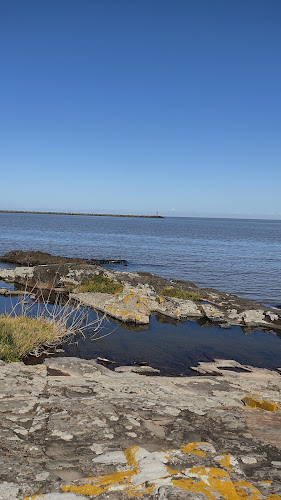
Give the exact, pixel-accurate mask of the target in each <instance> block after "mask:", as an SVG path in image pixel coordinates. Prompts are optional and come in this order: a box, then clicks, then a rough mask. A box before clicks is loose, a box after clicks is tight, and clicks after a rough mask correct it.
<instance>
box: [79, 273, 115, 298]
mask: <svg viewBox="0 0 281 500" xmlns="http://www.w3.org/2000/svg"><path fill="white" fill-rule="evenodd" d="M123 288H124V287H123V285H122V283H116V282H113V281H111V280H110V279H109V278H107V277H106V276H104V275H103V274H96V275H95V276H93V277H92V278H90V279H88V280H87V281H84V282H83V283H82V285H81V286H80V287H79V292H82V293H84V292H101V293H112V294H114V293H121V292H123Z"/></svg>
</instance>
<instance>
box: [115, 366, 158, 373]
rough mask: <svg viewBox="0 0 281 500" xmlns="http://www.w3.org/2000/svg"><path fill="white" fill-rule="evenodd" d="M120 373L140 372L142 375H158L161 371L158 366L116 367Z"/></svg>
mask: <svg viewBox="0 0 281 500" xmlns="http://www.w3.org/2000/svg"><path fill="white" fill-rule="evenodd" d="M115 371H116V372H118V373H139V374H140V375H156V374H158V373H160V370H158V369H157V368H152V366H147V365H145V366H118V367H117V368H115Z"/></svg>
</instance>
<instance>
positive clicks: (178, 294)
mask: <svg viewBox="0 0 281 500" xmlns="http://www.w3.org/2000/svg"><path fill="white" fill-rule="evenodd" d="M161 293H162V295H164V296H165V297H175V298H177V299H184V300H194V301H198V300H200V295H199V294H198V293H195V292H186V291H185V290H183V289H182V288H174V287H173V286H166V287H165V288H163V289H162V292H161Z"/></svg>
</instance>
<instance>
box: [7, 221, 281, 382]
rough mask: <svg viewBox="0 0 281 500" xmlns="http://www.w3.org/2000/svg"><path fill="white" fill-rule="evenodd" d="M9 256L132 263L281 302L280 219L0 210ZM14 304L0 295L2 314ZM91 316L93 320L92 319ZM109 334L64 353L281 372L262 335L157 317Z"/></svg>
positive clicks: (274, 343)
mask: <svg viewBox="0 0 281 500" xmlns="http://www.w3.org/2000/svg"><path fill="white" fill-rule="evenodd" d="M13 249H23V250H30V249H32V250H42V251H47V252H50V253H52V254H59V255H66V256H69V257H76V256H77V257H85V258H108V259H126V260H127V261H128V267H125V268H123V269H126V270H133V271H135V270H145V271H150V272H152V273H155V274H159V275H161V276H164V277H167V278H178V279H185V280H189V281H193V282H195V283H196V284H198V285H199V286H208V287H214V288H219V289H221V290H225V291H228V292H234V293H236V294H238V295H241V296H245V297H249V298H252V299H256V300H259V301H261V302H265V303H272V304H280V303H281V290H280V288H281V287H280V283H281V272H280V268H281V266H280V264H281V251H280V250H281V221H261V220H226V219H195V218H166V219H129V218H125V219H123V218H120V219H119V218H113V217H83V216H73V217H71V216H63V215H62V216H60V215H59V216H58V215H30V214H1V213H0V255H2V254H4V253H6V252H8V251H9V250H13ZM2 267H7V266H5V265H2ZM118 268H119V269H122V268H121V267H119V266H118ZM0 286H5V284H4V283H0ZM6 286H7V285H6ZM9 286H10V285H9ZM16 300H17V299H15V298H14V299H13V300H12V301H11V300H10V299H7V298H4V297H0V314H1V313H2V312H4V311H5V309H6V310H9V309H10V308H11V307H12V304H15V302H16ZM90 316H91V319H93V318H95V313H94V312H92V311H91V312H90ZM110 332H113V333H112V334H110V335H109V336H107V337H105V338H99V339H97V340H95V341H93V340H91V331H89V332H88V334H87V335H86V336H85V338H82V337H81V336H80V337H78V338H77V339H76V341H77V342H76V343H74V344H72V345H70V346H65V349H66V351H67V354H68V355H73V356H80V357H83V358H87V359H91V358H95V357H97V356H103V357H107V358H110V359H112V360H114V361H115V362H116V363H117V364H131V363H134V362H140V361H146V362H148V363H149V364H150V365H151V366H154V367H155V368H159V369H160V370H161V373H162V374H183V375H189V374H191V373H193V372H191V371H190V366H194V365H196V364H197V363H198V361H207V360H212V359H213V358H216V357H218V358H228V359H229V358H231V359H235V360H237V361H239V362H241V363H244V364H251V365H254V366H260V367H267V368H277V367H280V366H281V338H280V337H278V336H277V335H274V334H270V333H265V332H262V331H258V330H257V331H255V332H253V333H250V334H247V335H245V334H244V333H243V331H242V329H241V328H240V327H233V328H231V329H227V330H225V329H222V328H218V327H208V328H203V327H200V326H199V325H197V324H196V323H195V322H191V321H187V322H185V323H181V324H180V325H178V326H175V325H171V324H167V323H159V322H158V321H157V320H156V318H155V317H152V318H151V322H150V325H149V327H148V328H147V329H144V330H141V331H135V330H131V331H128V330H126V329H124V328H123V327H121V326H117V325H116V324H114V323H112V322H108V323H107V324H106V326H105V327H104V329H103V330H102V331H101V333H100V335H104V334H107V333H110ZM114 366H116V365H114Z"/></svg>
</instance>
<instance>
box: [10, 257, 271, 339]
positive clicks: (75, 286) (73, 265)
mask: <svg viewBox="0 0 281 500" xmlns="http://www.w3.org/2000/svg"><path fill="white" fill-rule="evenodd" d="M0 260H2V261H4V262H12V263H19V262H20V263H21V264H26V263H27V262H28V263H29V266H26V265H25V266H23V265H21V266H20V267H16V268H15V269H0V279H2V280H5V281H7V282H11V283H14V284H15V287H16V288H18V289H19V288H20V286H21V287H26V286H27V285H28V287H29V288H31V289H33V290H34V289H47V290H53V291H57V292H61V293H63V292H66V293H69V296H70V298H71V299H73V300H75V301H77V302H79V303H81V304H82V305H84V306H86V307H91V308H93V309H95V310H96V311H99V312H102V313H105V314H106V315H107V316H109V317H111V318H113V319H116V320H119V321H122V322H129V323H135V324H139V325H146V324H148V323H149V318H150V316H151V315H158V316H159V317H161V318H163V319H164V320H165V321H185V320H187V319H192V320H195V321H197V322H198V323H199V324H201V325H208V324H210V325H211V324H216V325H221V326H223V327H224V328H227V327H230V326H232V325H239V326H241V327H242V328H243V330H245V331H247V332H250V331H252V330H253V329H255V328H262V329H263V330H267V331H272V332H275V333H278V332H281V309H280V308H277V307H267V306H264V305H263V304H259V303H256V302H253V301H250V300H247V299H242V298H240V297H237V296H235V295H232V294H229V293H225V292H222V291H219V290H214V289H208V288H201V289H199V288H198V287H197V286H196V285H195V284H194V283H190V282H186V281H179V280H166V279H164V278H161V277H159V276H155V275H152V274H149V273H146V272H138V273H130V272H125V271H112V270H109V269H104V268H102V267H101V266H100V265H98V263H97V262H96V263H93V262H90V261H87V260H83V259H68V258H65V257H55V256H50V255H49V254H44V253H42V252H21V251H16V252H10V253H9V254H7V255H6V256H4V257H2V258H1V259H0ZM38 262H39V263H40V264H39V265H38ZM97 275H102V276H104V277H105V278H107V279H109V280H110V282H112V283H120V284H122V287H123V289H122V292H119V293H101V292H83V293H81V292H80V291H79V287H80V285H81V283H83V282H85V280H89V279H91V278H93V277H95V276H97ZM167 288H170V289H171V288H172V289H173V291H181V292H183V293H185V294H187V296H188V294H190V297H196V298H195V299H192V298H191V299H185V298H178V297H176V296H167V295H165V294H164V293H163V291H164V290H165V289H167ZM19 291H20V290H19ZM3 293H5V294H7V292H6V291H4V292H3Z"/></svg>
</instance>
